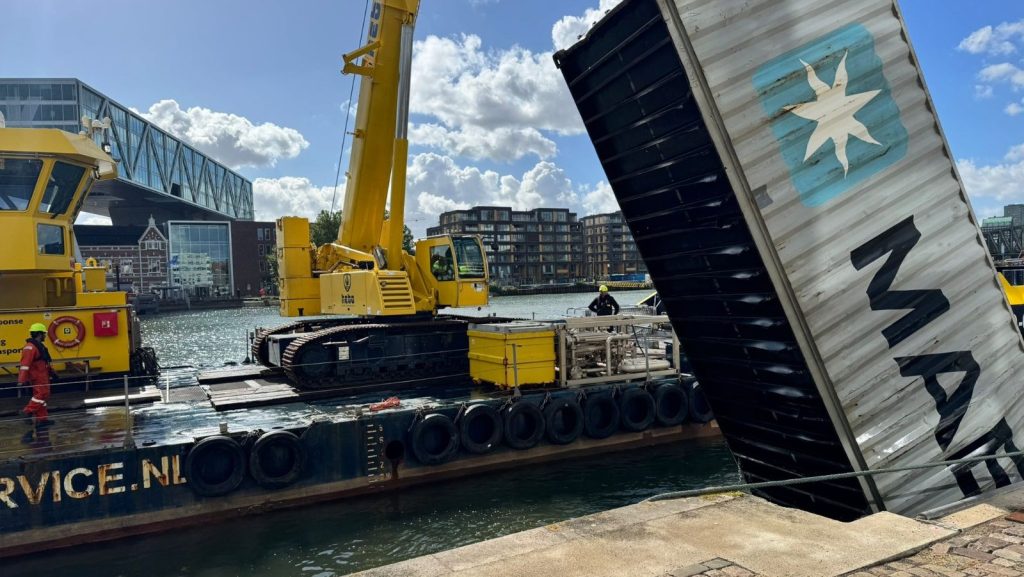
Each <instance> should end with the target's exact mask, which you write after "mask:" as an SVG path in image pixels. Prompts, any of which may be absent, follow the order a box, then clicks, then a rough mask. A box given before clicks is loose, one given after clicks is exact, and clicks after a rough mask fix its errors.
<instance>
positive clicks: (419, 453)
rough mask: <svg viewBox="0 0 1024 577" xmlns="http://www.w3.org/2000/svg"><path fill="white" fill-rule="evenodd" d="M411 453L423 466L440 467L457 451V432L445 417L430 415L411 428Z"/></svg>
mask: <svg viewBox="0 0 1024 577" xmlns="http://www.w3.org/2000/svg"><path fill="white" fill-rule="evenodd" d="M410 440H411V443H410V444H411V445H412V452H413V454H414V455H416V459H417V460H418V461H419V462H421V463H423V464H424V465H440V464H441V463H444V462H445V461H447V460H449V459H451V458H452V457H453V456H454V455H455V453H456V452H457V451H458V450H459V430H458V429H457V428H456V427H455V423H453V422H452V420H451V419H449V418H448V417H447V416H446V415H442V414H441V413H431V414H429V415H427V416H425V417H423V418H422V419H420V420H419V421H417V422H416V424H415V425H413V427H412V433H411V439H410Z"/></svg>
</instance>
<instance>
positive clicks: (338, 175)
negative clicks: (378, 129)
mask: <svg viewBox="0 0 1024 577" xmlns="http://www.w3.org/2000/svg"><path fill="white" fill-rule="evenodd" d="M369 9H370V0H366V5H365V6H364V7H363V22H362V24H360V25H359V37H360V38H362V37H363V30H365V29H366V14H367V13H368V12H369ZM355 91H356V77H355V75H353V76H352V85H351V86H350V87H349V89H348V101H347V102H346V103H345V130H344V131H343V132H342V133H341V150H339V151H338V171H337V172H336V173H335V174H334V191H333V192H331V214H334V204H335V202H336V201H337V198H338V183H339V182H341V159H342V158H344V156H345V141H346V140H347V139H348V122H349V118H351V116H352V95H353V94H355Z"/></svg>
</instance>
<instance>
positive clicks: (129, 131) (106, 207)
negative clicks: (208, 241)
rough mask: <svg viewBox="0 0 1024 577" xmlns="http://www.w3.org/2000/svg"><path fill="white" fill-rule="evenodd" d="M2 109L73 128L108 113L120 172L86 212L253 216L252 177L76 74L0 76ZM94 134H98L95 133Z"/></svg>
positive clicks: (29, 121) (128, 216)
mask: <svg viewBox="0 0 1024 577" xmlns="http://www.w3.org/2000/svg"><path fill="white" fill-rule="evenodd" d="M0 113H2V114H3V115H4V118H5V119H6V121H7V126H9V127H12V128H21V127H34V128H58V129H61V130H66V131H68V132H74V133H77V132H79V130H81V118H82V117H83V116H84V117H88V118H90V119H102V118H104V117H107V118H110V119H111V122H112V125H111V129H110V131H109V134H108V138H109V144H110V147H111V155H112V156H113V157H114V159H115V160H117V161H118V173H119V177H118V178H117V179H115V180H112V181H105V182H101V183H97V185H96V186H95V187H94V188H93V192H92V193H91V194H90V195H89V197H88V199H87V200H86V203H85V206H84V207H83V209H84V210H85V211H86V212H91V213H94V214H100V215H104V216H109V217H110V218H111V220H112V221H113V223H114V224H115V225H140V224H143V223H145V222H146V220H147V219H148V218H149V217H150V216H151V215H152V216H153V217H155V219H156V221H157V223H159V224H163V223H165V222H167V221H168V220H228V221H231V220H252V219H253V204H252V182H250V181H249V180H247V179H245V178H243V177H242V176H241V175H239V174H238V173H236V172H234V171H232V170H230V169H228V168H227V167H226V166H224V165H222V164H220V163H219V162H217V161H216V160H215V159H213V158H210V157H208V156H206V155H205V154H202V153H201V152H199V151H197V150H196V149H195V148H193V147H192V146H189V145H188V144H186V143H184V142H182V141H181V140H179V139H177V138H175V137H174V136H171V135H170V134H168V133H167V132H165V131H164V130H163V129H161V128H159V127H157V126H156V125H154V124H151V123H150V122H148V121H146V120H145V119H144V118H142V117H141V116H139V115H138V114H135V113H134V112H132V111H131V110H129V109H128V108H127V107H126V106H123V105H121V104H118V103H117V102H115V101H114V100H112V99H111V98H110V97H108V96H106V95H104V94H103V93H101V92H99V91H97V90H95V89H93V88H92V87H90V86H88V85H87V84H85V83H84V82H82V81H80V80H78V79H75V78H53V79H39V78H6V79H0ZM97 139H98V140H99V139H100V136H97Z"/></svg>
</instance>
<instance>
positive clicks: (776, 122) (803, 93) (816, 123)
mask: <svg viewBox="0 0 1024 577" xmlns="http://www.w3.org/2000/svg"><path fill="white" fill-rule="evenodd" d="M753 83H754V89H755V90H756V91H757V93H758V96H759V97H760V99H761V105H762V107H763V108H764V111H765V114H767V115H768V118H770V119H772V133H773V134H774V136H775V139H776V140H777V141H778V146H779V149H780V152H781V153H782V156H783V158H784V160H785V161H786V165H787V166H788V167H789V175H790V179H791V180H792V182H793V186H794V187H795V188H796V190H797V193H798V194H799V196H800V201H801V202H802V203H803V204H804V205H805V206H811V207H814V206H821V205H823V204H825V203H827V202H829V201H830V200H832V199H834V198H837V197H839V196H841V195H843V194H844V193H846V192H847V191H849V190H850V189H852V188H853V187H854V186H855V185H857V184H858V183H861V182H863V181H864V180H866V179H868V178H870V177H872V176H874V175H876V174H878V173H880V172H882V171H884V170H885V169H887V168H889V167H891V166H892V165H893V164H895V163H896V162H897V161H899V160H900V159H901V158H903V156H904V155H905V154H906V152H907V130H906V128H905V127H904V126H903V123H902V121H901V119H900V110H899V107H898V106H897V105H896V101H895V100H893V97H892V91H891V90H890V89H889V82H888V81H887V80H886V78H885V72H884V70H883V69H882V60H881V59H880V58H879V57H878V54H877V53H876V52H875V42H874V38H873V37H872V36H871V33H870V32H868V30H867V29H866V28H864V27H863V26H861V25H859V24H851V25H849V26H844V27H842V28H840V29H838V30H835V31H833V32H830V33H829V34H826V35H824V36H822V37H820V38H818V39H817V40H814V41H812V42H809V43H808V44H805V45H803V46H801V47H800V48H797V49H795V50H791V51H790V52H787V53H786V54H783V55H782V56H779V57H777V58H775V59H773V60H770V61H768V62H766V63H765V64H764V65H763V66H761V67H760V68H758V69H757V72H755V73H754V78H753Z"/></svg>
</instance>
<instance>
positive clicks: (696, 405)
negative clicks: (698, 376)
mask: <svg viewBox="0 0 1024 577" xmlns="http://www.w3.org/2000/svg"><path fill="white" fill-rule="evenodd" d="M714 418H715V415H714V413H712V412H711V405H709V404H708V399H707V397H705V396H704V389H703V388H701V386H700V382H699V381H693V382H692V383H691V384H690V420H691V421H693V422H695V423H708V422H710V421H711V420H712V419H714Z"/></svg>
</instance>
